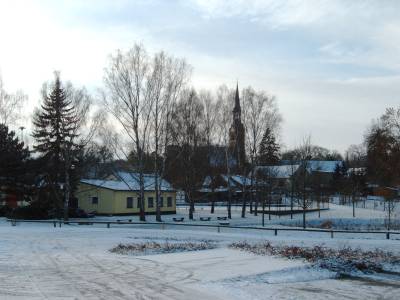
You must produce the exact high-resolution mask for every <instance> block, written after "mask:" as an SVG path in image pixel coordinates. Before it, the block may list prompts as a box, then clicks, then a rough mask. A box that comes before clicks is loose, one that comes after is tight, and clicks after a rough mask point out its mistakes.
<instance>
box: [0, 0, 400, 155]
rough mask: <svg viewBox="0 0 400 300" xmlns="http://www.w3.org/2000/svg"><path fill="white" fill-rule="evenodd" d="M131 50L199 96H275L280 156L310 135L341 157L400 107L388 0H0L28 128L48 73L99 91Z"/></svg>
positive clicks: (10, 75) (393, 9)
mask: <svg viewBox="0 0 400 300" xmlns="http://www.w3.org/2000/svg"><path fill="white" fill-rule="evenodd" d="M134 43H142V44H143V45H144V46H145V47H146V48H147V49H148V51H149V52H157V51H160V50H165V51H166V52H168V53H169V54H171V55H174V56H176V57H181V58H185V59H186V60H187V62H188V63H189V64H191V65H192V66H193V75H192V84H193V86H194V87H196V88H198V89H202V88H207V89H216V88H217V87H218V86H219V85H221V84H226V85H228V86H229V87H232V88H234V87H235V85H236V81H238V82H239V87H242V88H243V87H247V86H249V85H251V86H253V87H254V88H256V89H259V90H265V91H267V92H268V93H269V94H272V95H275V97H276V98H277V102H278V106H279V110H280V112H281V113H282V115H283V119H284V121H283V124H282V131H281V140H282V142H283V144H284V145H285V147H286V148H291V147H294V146H297V145H298V144H299V143H301V141H302V140H303V138H304V137H305V136H308V135H311V139H312V142H313V143H314V144H318V145H320V146H323V147H327V148H329V149H336V150H339V151H341V152H344V151H345V150H346V149H347V147H348V146H349V145H350V144H359V143H361V142H362V141H363V136H364V134H365V132H366V130H367V128H368V126H369V125H370V124H371V121H372V120H373V119H375V118H377V117H379V116H380V115H381V114H383V113H384V111H385V109H386V108H387V107H392V106H398V105H399V104H400V103H399V95H400V1H397V0H393V1H389V0H376V1H372V0H364V1H359V0H352V1H348V0H343V1H341V0H336V1H335V0H319V1H317V0H304V1H300V0H287V1H272V0H262V1H261V0H231V1H222V0H113V1H111V0H81V1H78V0H57V1H53V0H26V1H22V0H0V74H1V75H2V78H3V81H4V84H5V87H6V90H7V91H8V92H15V91H16V90H18V89H22V90H23V91H24V92H25V93H26V94H27V95H28V96H29V100H28V103H27V105H26V106H25V114H26V118H24V119H23V120H22V121H21V125H25V126H27V127H29V126H30V119H29V116H30V114H31V111H32V109H33V108H34V107H35V106H37V105H38V101H39V99H40V89H41V86H42V84H43V82H45V81H49V80H51V79H52V78H53V71H54V70H59V71H61V76H62V79H64V80H70V81H71V82H72V83H73V84H75V85H77V86H86V87H87V88H88V89H89V90H91V91H96V89H98V88H100V87H101V86H102V84H103V74H104V67H105V66H106V65H107V58H108V56H109V55H110V54H112V53H115V51H116V50H117V49H123V50H126V49H129V48H130V47H132V46H133V44H134ZM28 130H29V128H28Z"/></svg>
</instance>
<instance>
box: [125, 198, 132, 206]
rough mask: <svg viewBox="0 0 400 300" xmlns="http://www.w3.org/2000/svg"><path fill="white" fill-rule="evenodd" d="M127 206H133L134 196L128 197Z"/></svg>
mask: <svg viewBox="0 0 400 300" xmlns="http://www.w3.org/2000/svg"><path fill="white" fill-rule="evenodd" d="M126 208H133V198H132V197H126Z"/></svg>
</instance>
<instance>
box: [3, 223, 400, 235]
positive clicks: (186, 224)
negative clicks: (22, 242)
mask: <svg viewBox="0 0 400 300" xmlns="http://www.w3.org/2000/svg"><path fill="white" fill-rule="evenodd" d="M7 221H8V222H10V223H11V225H12V226H16V225H17V223H48V224H53V226H54V227H57V226H59V227H61V226H62V225H69V224H78V225H94V224H100V225H105V226H107V228H111V225H145V226H146V225H158V226H161V229H165V227H166V226H187V227H203V228H216V229H217V231H218V232H220V231H221V228H229V229H240V230H261V231H273V232H274V235H275V236H277V235H278V231H295V232H313V233H317V232H318V233H321V232H322V233H327V234H330V236H331V238H333V237H334V234H335V233H348V234H350V233H353V234H365V235H369V234H385V235H386V239H390V236H391V235H398V234H400V231H366V230H364V231H363V230H339V229H336V230H333V229H314V228H312V229H311V228H309V229H304V228H298V227H295V228H280V227H279V228H277V227H255V226H231V225H222V224H219V225H217V224H215V225H214V224H195V223H171V222H126V221H61V220H17V219H8V220H7Z"/></svg>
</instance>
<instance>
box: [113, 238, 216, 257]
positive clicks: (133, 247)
mask: <svg viewBox="0 0 400 300" xmlns="http://www.w3.org/2000/svg"><path fill="white" fill-rule="evenodd" d="M213 248H216V244H215V243H213V242H210V241H207V240H203V241H195V242H189V241H186V242H171V241H168V240H166V241H165V242H161V243H159V242H155V241H150V242H139V243H129V244H119V245H117V246H116V247H114V248H112V249H110V252H113V253H117V254H125V255H126V254H131V255H150V254H162V253H175V252H187V251H199V250H207V249H213Z"/></svg>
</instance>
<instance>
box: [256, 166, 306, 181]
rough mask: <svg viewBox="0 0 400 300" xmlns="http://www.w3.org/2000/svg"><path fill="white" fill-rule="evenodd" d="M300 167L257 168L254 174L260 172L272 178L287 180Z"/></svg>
mask: <svg viewBox="0 0 400 300" xmlns="http://www.w3.org/2000/svg"><path fill="white" fill-rule="evenodd" d="M299 166H300V165H284V166H257V167H256V168H255V172H261V173H264V174H265V175H268V174H269V175H270V176H271V177H274V178H279V179H281V178H282V179H287V178H290V177H291V176H292V175H293V174H294V173H296V171H297V169H298V168H299Z"/></svg>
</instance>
